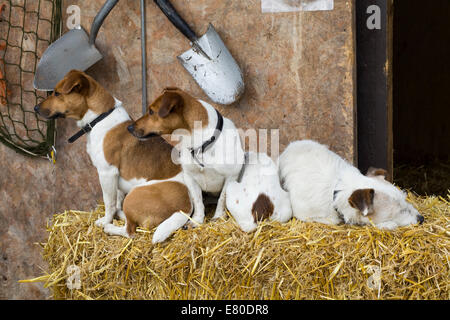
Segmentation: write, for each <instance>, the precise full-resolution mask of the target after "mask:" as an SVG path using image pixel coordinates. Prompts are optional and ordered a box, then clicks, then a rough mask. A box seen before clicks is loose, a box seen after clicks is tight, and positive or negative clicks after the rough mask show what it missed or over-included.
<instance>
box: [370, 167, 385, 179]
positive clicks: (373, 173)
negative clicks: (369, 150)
mask: <svg viewBox="0 0 450 320" xmlns="http://www.w3.org/2000/svg"><path fill="white" fill-rule="evenodd" d="M387 175H388V172H387V171H386V170H384V169H378V168H374V167H370V168H369V170H367V173H366V176H368V177H374V178H383V179H386V177H387Z"/></svg>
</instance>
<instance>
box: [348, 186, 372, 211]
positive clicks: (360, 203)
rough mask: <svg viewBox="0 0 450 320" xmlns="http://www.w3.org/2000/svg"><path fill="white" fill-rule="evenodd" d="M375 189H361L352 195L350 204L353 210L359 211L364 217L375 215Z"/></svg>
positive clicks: (349, 200)
mask: <svg viewBox="0 0 450 320" xmlns="http://www.w3.org/2000/svg"><path fill="white" fill-rule="evenodd" d="M374 196H375V190H374V189H359V190H356V191H355V192H353V193H352V195H351V196H350V198H349V199H348V203H349V204H350V205H351V206H352V208H354V209H357V210H359V211H360V212H361V213H362V214H363V215H364V216H368V215H369V214H371V213H373V198H374Z"/></svg>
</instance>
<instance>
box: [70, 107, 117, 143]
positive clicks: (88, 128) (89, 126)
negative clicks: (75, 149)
mask: <svg viewBox="0 0 450 320" xmlns="http://www.w3.org/2000/svg"><path fill="white" fill-rule="evenodd" d="M114 110H115V108H112V109H111V110H109V111H107V112H105V113H102V114H101V115H99V116H98V117H97V118H95V119H94V120H93V121H92V122H89V123H88V124H87V125H85V126H84V127H83V128H81V130H80V131H78V132H77V133H75V134H74V135H73V136H72V137H70V138H69V140H68V141H69V143H74V142H75V141H77V140H78V139H80V138H81V137H82V136H83V135H85V134H86V133H88V132H90V131H91V130H92V129H93V128H94V127H95V125H96V124H97V123H99V122H100V121H102V120H103V119H105V118H106V117H107V116H109V115H110V114H111V113H112V112H113V111H114Z"/></svg>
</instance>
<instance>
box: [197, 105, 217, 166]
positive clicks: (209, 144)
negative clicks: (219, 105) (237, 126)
mask: <svg viewBox="0 0 450 320" xmlns="http://www.w3.org/2000/svg"><path fill="white" fill-rule="evenodd" d="M216 113H217V126H216V129H215V130H214V134H213V136H212V137H211V138H210V139H208V140H207V141H205V143H203V144H202V145H201V146H200V147H198V148H191V155H192V157H193V158H194V160H195V162H197V163H198V165H199V166H200V167H202V168H203V167H205V165H204V164H203V163H202V162H201V161H200V160H199V159H198V156H199V155H200V154H201V153H204V152H205V151H207V150H208V149H209V148H211V147H212V146H213V144H214V143H215V142H216V141H217V139H219V136H220V134H221V133H222V130H223V117H222V115H221V114H220V112H219V111H217V109H216Z"/></svg>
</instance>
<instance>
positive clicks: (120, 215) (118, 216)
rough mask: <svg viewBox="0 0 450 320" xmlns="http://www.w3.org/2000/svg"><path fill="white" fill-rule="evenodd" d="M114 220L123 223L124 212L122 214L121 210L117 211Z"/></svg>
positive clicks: (124, 218)
mask: <svg viewBox="0 0 450 320" xmlns="http://www.w3.org/2000/svg"><path fill="white" fill-rule="evenodd" d="M116 218H117V219H120V220H122V221H125V220H126V218H127V217H126V216H125V212H123V211H122V210H117V212H116Z"/></svg>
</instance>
